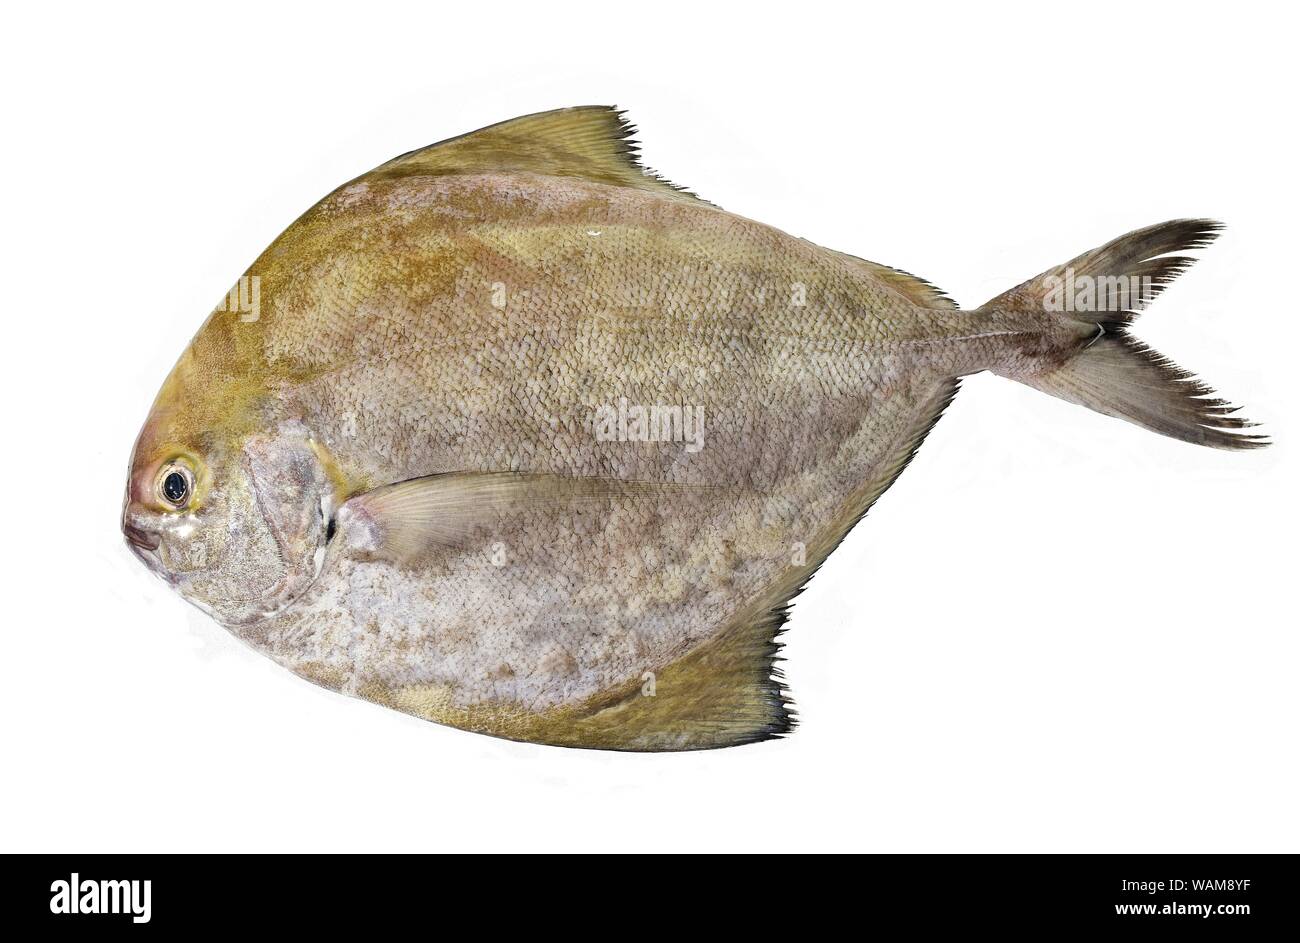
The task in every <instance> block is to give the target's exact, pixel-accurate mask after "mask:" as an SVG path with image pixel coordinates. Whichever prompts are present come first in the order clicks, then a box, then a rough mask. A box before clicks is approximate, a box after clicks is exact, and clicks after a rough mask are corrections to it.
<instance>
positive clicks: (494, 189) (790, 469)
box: [121, 106, 1268, 751]
mask: <svg viewBox="0 0 1300 943" xmlns="http://www.w3.org/2000/svg"><path fill="white" fill-rule="evenodd" d="M633 134H634V130H633V128H632V126H631V124H630V123H629V122H628V120H627V119H626V117H625V115H624V113H623V112H621V111H619V110H617V109H615V108H611V107H604V106H584V107H577V108H566V109H560V110H557V111H550V112H544V113H539V114H534V115H528V116H525V117H522V118H516V119H514V120H511V121H506V122H503V123H500V124H496V125H492V126H489V127H487V128H484V129H482V130H479V131H475V132H473V133H470V134H466V135H462V136H460V137H455V138H451V139H449V140H446V141H443V142H441V143H439V144H434V145H431V146H429V147H426V148H423V149H420V150H415V151H411V152H409V153H406V154H403V155H401V156H399V157H397V158H395V159H393V160H390V161H388V162H387V163H384V164H382V165H380V166H379V167H377V168H375V169H374V170H371V171H370V172H369V173H366V174H364V175H362V176H360V177H357V178H355V179H354V180H352V181H350V182H348V183H346V184H344V185H342V186H340V187H338V188H337V189H335V190H334V191H333V192H332V193H330V194H329V195H327V196H326V197H324V198H323V199H322V200H320V201H319V202H318V203H316V204H315V205H314V206H313V207H311V208H310V209H309V210H307V212H306V213H304V214H303V215H302V216H301V217H299V218H298V219H297V220H296V221H295V222H294V223H292V225H290V226H289V228H288V229H286V230H285V231H284V232H283V233H282V234H281V235H280V236H279V237H277V238H276V239H275V241H274V242H273V243H271V245H270V246H269V247H268V248H267V249H266V250H265V251H264V252H263V253H262V254H261V255H260V256H259V257H258V258H257V259H256V260H255V261H254V262H253V264H252V265H251V266H250V267H249V268H248V269H247V270H246V271H245V272H244V274H243V275H241V276H240V278H239V279H238V280H237V282H236V283H235V285H234V286H233V287H232V288H231V289H230V290H229V291H228V292H227V293H226V295H225V296H223V298H222V300H221V302H220V303H219V304H218V305H217V306H216V308H215V309H214V310H213V311H212V312H211V313H210V314H209V315H208V317H207V319H206V320H205V321H204V323H203V325H202V327H201V328H200V329H199V331H198V334H197V335H196V336H195V337H194V339H193V340H192V342H191V343H190V344H189V346H188V347H187V348H186V349H185V350H184V352H183V353H182V354H181V356H180V359H179V360H178V362H177V363H176V365H175V367H174V368H173V369H172V371H171V373H170V374H169V375H168V376H167V377H166V379H165V381H164V383H163V385H162V388H161V390H160V392H159V393H158V395H157V398H156V400H155V401H154V403H153V405H152V408H151V409H150V411H149V413H148V416H147V418H146V421H145V423H144V426H143V428H142V429H141V431H140V434H139V436H138V438H137V440H136V442H135V445H134V449H133V452H132V455H131V460H130V471H129V475H128V481H127V486H126V496H125V501H124V507H123V511H122V518H121V526H122V530H123V533H124V536H125V538H126V541H127V544H128V546H129V548H130V549H131V551H132V552H134V553H135V555H136V556H138V557H139V558H140V559H141V560H142V561H143V562H144V563H145V565H146V566H147V567H148V568H149V569H150V570H151V571H152V572H154V573H155V574H156V575H158V576H159V577H161V578H162V579H163V580H164V581H165V582H166V583H168V584H169V585H170V586H171V587H172V588H173V589H174V590H176V591H177V592H178V593H180V595H181V596H182V597H184V598H185V599H186V600H188V601H189V602H191V603H193V604H194V605H196V606H197V607H198V608H200V609H201V610H203V611H204V612H206V613H208V614H209V615H210V616H212V617H213V618H214V619H215V620H217V621H218V622H219V623H220V624H222V625H223V626H224V627H225V628H226V629H227V630H228V631H229V632H231V633H232V634H233V635H235V636H236V637H237V638H239V639H240V640H242V641H243V642H245V643H247V644H248V645H249V646H251V647H253V648H254V649H255V650H257V651H258V652H260V653H262V654H264V655H266V656H268V657H270V658H271V659H273V660H275V661H276V662H278V663H279V664H281V665H283V666H284V667H286V668H288V669H289V670H290V671H292V672H293V673H294V674H296V675H298V676H300V677H301V678H304V679H307V680H308V681H311V682H313V683H315V684H318V685H321V686H323V687H326V688H329V689H331V690H334V691H338V692H341V693H344V694H347V695H352V696H355V697H359V698H363V699H366V700H368V701H371V702H374V703H377V704H381V705H384V706H386V707H389V708H392V709H395V710H397V711H402V712H405V713H407V714H411V715H414V716H417V717H421V718H424V719H427V720H430V721H433V722H435V723H438V724H442V725H446V726H450V727H454V728H459V729H461V730H466V731H472V732H475V733H481V734H488V735H492V736H496V737H502V738H507V739H511V740H517V741H526V742H532V743H539V744H547V745H554V746H567V747H581V748H591V749H608V750H627V751H678V750H701V749H711V748H717V747H727V746H735V745H739V744H746V743H754V742H759V741H765V740H770V739H773V738H778V737H781V736H783V735H785V734H787V733H788V732H789V731H790V730H791V729H792V727H793V725H794V723H795V720H796V714H795V710H794V706H793V702H792V700H791V697H790V694H789V691H788V690H787V688H786V687H785V684H784V681H783V677H782V673H781V666H780V661H781V658H780V655H779V651H780V648H781V641H780V635H781V633H782V632H783V631H784V630H785V625H786V621H787V618H788V616H789V612H790V606H791V601H792V599H793V598H794V597H795V596H796V595H797V594H798V593H799V592H800V591H801V590H802V588H803V587H804V586H805V585H806V584H807V583H808V580H809V579H810V578H811V576H812V575H813V574H814V573H815V572H816V571H817V569H818V567H819V566H820V565H821V564H822V562H823V561H824V560H825V559H826V558H827V556H828V555H829V554H830V553H831V552H832V551H833V550H834V549H835V547H836V546H837V545H838V544H839V542H840V541H841V540H843V539H844V537H845V535H846V534H847V533H848V532H849V531H850V530H851V529H852V528H853V527H854V525H855V524H856V523H857V522H858V521H859V520H861V519H862V517H863V516H864V515H865V514H866V513H867V511H868V510H869V509H870V508H871V507H872V505H873V504H874V503H875V502H876V501H877V499H879V498H880V496H881V495H882V494H883V493H884V492H885V491H886V490H888V488H889V487H890V485H892V484H893V483H894V481H896V480H897V478H898V476H899V475H900V474H901V473H902V471H903V470H904V468H905V467H906V466H907V464H908V462H909V461H910V460H911V458H912V457H913V455H914V454H915V453H916V452H917V450H918V448H919V447H920V446H921V443H922V442H923V441H924V439H925V437H926V435H927V433H928V432H929V431H930V429H931V428H933V426H934V425H935V423H936V422H937V421H938V420H939V417H940V416H941V414H942V413H943V412H944V409H945V407H946V406H947V405H948V404H949V403H950V402H951V401H952V399H953V397H954V396H955V395H956V393H957V391H958V386H959V384H960V381H961V379H962V378H963V377H966V376H969V375H971V374H975V373H980V372H990V373H993V374H995V375H998V376H1002V377H1005V378H1007V379H1010V380H1014V381H1017V382H1019V383H1021V384H1023V385H1025V386H1028V387H1031V388H1033V389H1036V390H1039V391H1041V392H1043V393H1047V394H1049V395H1051V396H1055V397H1058V398H1060V399H1063V400H1067V401H1069V402H1072V403H1076V404H1079V405H1082V406H1085V407H1088V408H1089V409H1092V410H1094V411H1096V412H1098V413H1102V414H1104V415H1107V416H1111V417H1117V418H1119V419H1123V420H1127V421H1129V422H1131V423H1135V424H1137V425H1139V426H1142V427H1144V428H1146V429H1149V430H1151V431H1153V432H1157V433H1160V434H1162V435H1165V436H1171V437H1173V438H1176V439H1181V440H1183V441H1186V442H1190V443H1195V444H1198V445H1202V446H1209V447H1213V448H1219V449H1233V450H1246V449H1253V448H1258V447H1260V446H1263V445H1266V444H1268V439H1267V438H1266V437H1265V436H1263V435H1261V434H1259V433H1257V432H1251V431H1247V430H1248V429H1250V427H1251V426H1252V425H1253V424H1252V423H1249V422H1247V421H1246V420H1244V419H1243V418H1241V417H1240V416H1239V414H1238V413H1237V410H1236V407H1234V406H1232V405H1230V404H1229V403H1228V402H1227V401H1225V400H1223V399H1220V398H1218V397H1217V396H1216V395H1215V394H1214V393H1213V392H1212V390H1211V389H1210V388H1209V387H1208V386H1206V385H1205V384H1204V383H1202V382H1201V381H1200V380H1198V379H1196V378H1195V377H1194V376H1193V375H1192V374H1191V373H1188V372H1187V371H1185V370H1183V369H1182V368H1180V367H1178V366H1176V365H1175V364H1174V363H1173V362H1171V361H1170V360H1168V359H1166V358H1165V357H1163V356H1161V355H1160V354H1158V353H1156V352H1155V351H1154V350H1152V349H1151V348H1149V347H1147V346H1146V345H1144V344H1143V343H1142V342H1141V341H1139V340H1137V339H1136V337H1135V336H1134V335H1133V333H1132V332H1131V330H1130V329H1131V327H1132V325H1133V323H1134V321H1135V320H1136V318H1137V317H1138V315H1139V314H1140V313H1141V312H1142V311H1143V310H1144V309H1145V308H1146V307H1147V305H1148V304H1149V303H1150V302H1151V301H1152V300H1154V299H1155V297H1156V296H1158V295H1159V294H1160V292H1161V291H1162V290H1163V289H1164V288H1165V287H1166V286H1167V285H1168V284H1169V283H1170V282H1171V281H1172V280H1173V279H1174V278H1175V277H1176V276H1177V275H1179V274H1180V273H1181V272H1183V271H1184V270H1185V269H1186V268H1187V267H1188V266H1189V265H1190V264H1191V263H1192V261H1193V260H1194V258H1195V257H1194V256H1189V255H1187V254H1186V253H1187V252H1188V251H1190V250H1195V249H1199V248H1202V247H1204V246H1206V245H1208V244H1209V243H1210V242H1211V241H1212V240H1213V239H1214V238H1215V237H1216V236H1217V235H1218V233H1219V231H1220V229H1221V225H1220V224H1219V223H1217V222H1214V221H1211V220H1206V219H1179V220H1174V221H1171V222H1166V223H1161V224H1158V225H1154V226H1149V227H1147V228H1144V229H1139V230H1137V231H1135V232H1131V233H1128V234H1127V235H1124V236H1120V237H1119V238H1117V239H1114V240H1112V241H1111V242H1108V243H1106V244H1105V245H1102V246H1100V247H1099V248H1096V249H1093V250H1091V251H1088V252H1085V253H1083V254H1082V255H1079V256H1078V257H1076V258H1074V259H1072V260H1070V261H1068V262H1065V263H1064V264H1062V265H1058V266H1056V267H1054V268H1052V269H1049V270H1048V271H1046V272H1043V273H1042V274H1040V275H1038V276H1036V277H1034V278H1032V279H1029V280H1028V281H1026V282H1024V283H1022V284H1020V285H1018V286H1016V287H1014V288H1011V289H1009V290H1008V291H1006V292H1004V293H1002V294H1000V295H998V296H997V297H995V298H993V299H991V300H990V301H988V302H986V303H985V304H983V305H980V306H979V307H977V308H971V309H963V308H960V307H959V306H958V305H957V304H956V303H955V302H954V301H953V300H952V299H950V298H949V297H948V296H947V295H946V294H944V293H943V292H942V291H940V290H939V289H938V288H936V287H935V286H934V285H932V284H931V283H929V282H927V281H924V280H922V279H920V278H917V277H915V276H912V275H910V274H907V273H906V272H903V271H901V270H898V269H894V268H891V267H888V266H885V265H880V264H877V263H874V262H868V261H866V260H863V259H860V258H856V257H854V256H851V255H848V254H845V253H841V252H836V251H832V250H829V249H824V248H821V247H819V246H817V245H815V244H813V243H811V242H808V241H805V240H802V239H799V238H795V237H793V236H790V235H788V234H786V233H784V232H781V231H779V230H777V229H775V228H772V227H770V226H766V225H763V224H761V223H758V222H754V221H752V220H749V219H746V218H744V217H741V216H738V215H734V214H732V213H729V212H727V211H725V210H723V209H721V208H719V207H717V206H714V205H713V204H711V203H709V202H707V201H705V200H704V199H702V198H700V197H697V196H696V195H694V194H693V193H691V192H689V191H687V190H685V189H683V188H680V187H678V186H676V185H674V184H672V183H669V182H668V181H667V180H665V179H663V178H661V177H659V176H658V175H656V174H655V173H653V172H652V171H650V170H648V169H646V168H644V167H643V166H642V164H641V162H640V159H639V147H638V145H637V144H636V142H635V140H634V138H633Z"/></svg>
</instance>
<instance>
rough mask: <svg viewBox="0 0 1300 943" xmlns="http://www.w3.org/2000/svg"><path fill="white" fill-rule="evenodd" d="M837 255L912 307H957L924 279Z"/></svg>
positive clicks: (883, 266)
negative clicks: (862, 270)
mask: <svg viewBox="0 0 1300 943" xmlns="http://www.w3.org/2000/svg"><path fill="white" fill-rule="evenodd" d="M838 255H841V256H843V257H844V258H846V259H848V260H849V261H850V262H852V263H853V264H854V265H856V266H858V267H860V268H864V269H866V270H867V272H868V273H870V275H871V276H872V278H874V279H875V280H876V281H878V282H881V283H882V284H884V285H886V286H888V287H889V288H892V289H893V290H894V291H896V292H898V293H899V294H900V295H902V296H903V297H904V298H906V299H907V300H908V301H910V302H912V304H914V305H920V306H921V307H922V308H940V309H943V308H951V309H953V310H956V309H957V308H958V307H959V306H958V304H957V302H955V301H953V300H952V299H951V298H949V297H948V296H947V295H946V294H944V292H943V291H942V290H941V289H939V288H936V287H935V286H934V285H931V284H930V283H929V282H927V281H926V280H925V279H924V278H918V277H916V276H915V275H913V274H911V273H910V272H904V271H903V270H902V269H896V268H890V267H889V266H888V265H881V264H880V263H879V262H868V261H867V260H866V259H860V258H858V257H857V256H856V255H849V254H848V253H847V252H840V253H838Z"/></svg>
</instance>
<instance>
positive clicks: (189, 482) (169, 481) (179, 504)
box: [158, 462, 194, 509]
mask: <svg viewBox="0 0 1300 943" xmlns="http://www.w3.org/2000/svg"><path fill="white" fill-rule="evenodd" d="M193 492H194V473H193V472H191V471H190V470H189V469H188V468H186V467H185V466H184V465H181V464H179V463H176V462H169V463H168V464H166V465H164V466H163V468H162V471H160V472H159V473H158V495H159V497H161V498H162V499H163V501H164V502H165V503H166V504H168V505H169V506H171V507H173V508H177V509H179V508H183V507H184V506H185V504H186V503H187V502H188V501H189V499H190V495H191V494H192V493H193Z"/></svg>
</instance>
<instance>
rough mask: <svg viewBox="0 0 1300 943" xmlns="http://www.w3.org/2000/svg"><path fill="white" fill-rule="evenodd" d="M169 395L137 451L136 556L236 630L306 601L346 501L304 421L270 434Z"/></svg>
mask: <svg viewBox="0 0 1300 943" xmlns="http://www.w3.org/2000/svg"><path fill="white" fill-rule="evenodd" d="M167 394H168V390H167V388H166V387H165V388H164V392H163V394H160V397H159V402H158V403H156V404H155V406H154V410H153V412H152V413H151V414H150V417H149V420H148V421H147V422H146V423H145V426H144V429H143V430H142V431H141V433H140V437H139V439H138V440H137V442H136V445H135V450H134V452H133V454H132V458H131V469H130V474H129V477H128V480H127V487H126V498H125V502H124V507H123V511H122V532H123V535H124V536H125V537H126V541H127V544H128V545H129V547H130V549H131V550H132V552H133V553H134V554H135V555H136V556H137V557H139V558H140V559H141V560H142V561H143V562H144V564H145V565H146V566H147V567H148V568H149V569H150V570H152V571H153V572H154V573H155V574H157V575H158V576H160V577H161V578H162V579H163V580H165V581H166V582H167V583H169V584H170V585H171V586H172V587H173V588H174V589H176V591H177V592H179V593H180V594H181V595H182V596H183V597H184V598H186V599H187V600H189V601H190V602H192V603H194V604H195V605H196V606H198V607H199V608H200V609H202V610H204V611H205V612H207V613H208V614H210V615H212V616H213V617H214V618H216V619H217V620H218V621H220V622H222V623H225V624H227V625H243V624H249V623H254V622H257V621H260V620H261V619H265V618H268V617H270V616H272V615H274V614H275V613H277V612H279V611H281V610H282V609H284V608H285V607H287V606H288V605H290V604H292V603H293V602H294V600H296V599H297V598H299V597H300V596H301V595H302V594H303V593H304V592H305V591H306V590H307V589H308V588H309V587H310V586H311V584H312V582H313V581H314V580H315V579H316V577H317V575H318V574H319V572H320V568H321V565H322V564H323V562H324V556H325V545H326V542H327V540H328V537H329V536H330V532H331V529H330V520H331V519H332V516H333V511H334V507H335V506H336V504H337V501H336V499H335V496H334V489H333V487H332V486H331V482H330V476H329V475H328V474H327V471H326V462H325V457H324V456H323V455H322V454H321V452H320V451H319V449H318V447H317V445H316V443H315V441H314V440H313V438H312V436H311V435H310V433H309V432H308V430H307V429H306V428H305V427H304V426H303V425H302V424H301V422H297V421H286V422H280V423H278V424H276V425H274V426H272V427H270V428H268V429H262V428H259V427H258V425H257V424H256V423H252V424H250V423H248V422H247V421H243V422H239V423H234V424H233V425H234V426H235V427H236V428H234V429H231V428H223V425H224V426H227V427H229V426H230V425H232V424H231V423H230V422H229V418H230V416H231V415H232V414H231V413H221V412H220V411H215V412H212V413H211V414H210V415H209V416H206V417H205V416H204V415H203V413H202V411H196V410H188V409H185V408H183V407H180V408H178V405H177V404H176V402H175V397H174V396H168V395H167Z"/></svg>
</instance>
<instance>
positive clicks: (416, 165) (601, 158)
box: [354, 105, 704, 202]
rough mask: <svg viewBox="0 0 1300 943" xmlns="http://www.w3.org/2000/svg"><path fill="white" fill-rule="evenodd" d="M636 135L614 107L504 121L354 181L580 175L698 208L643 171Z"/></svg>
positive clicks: (679, 191)
mask: <svg viewBox="0 0 1300 943" xmlns="http://www.w3.org/2000/svg"><path fill="white" fill-rule="evenodd" d="M635 133H636V129H635V128H634V127H633V126H632V124H631V123H629V122H628V121H627V119H626V118H624V117H623V112H621V111H619V110H618V109H616V108H611V107H608V106H605V105H584V106H581V107H578V108H561V109H558V110H556V111H544V112H540V113H538V114H535V115H525V116H524V117H522V118H515V119H513V120H510V121H503V122H501V123H500V124H494V125H491V126H489V127H486V128H481V129H480V130H478V131H472V132H470V133H469V134H463V135H461V136H460V137H454V138H450V139H448V140H446V141H441V142H439V143H437V144H431V145H429V146H428V147H425V148H421V149H420V150H418V151H411V152H410V153H407V154H403V155H402V156H401V157H396V158H394V159H393V160H390V161H389V162H388V163H386V164H382V165H380V166H379V167H376V168H375V169H374V170H372V171H370V173H368V174H366V175H365V176H364V177H362V178H360V179H361V180H366V179H386V178H392V177H405V176H456V175H464V174H481V173H492V172H517V173H536V174H546V175H549V176H556V177H581V178H583V179H584V180H592V181H595V182H597V183H604V184H609V185H611V186H616V187H632V188H635V189H638V190H649V191H652V192H656V193H660V194H662V195H664V196H668V197H671V198H673V199H677V200H686V201H699V202H704V201H702V200H700V199H699V197H697V196H695V195H694V194H691V193H688V192H687V191H686V190H684V189H682V188H681V187H678V186H675V185H674V184H671V183H669V182H668V181H667V180H664V179H663V178H662V177H660V176H658V175H657V174H655V173H653V172H652V171H649V170H647V169H645V168H644V167H642V166H641V163H640V161H639V160H638V158H637V152H638V147H637V143H636V141H634V140H633V139H632V135H633V134H635ZM354 182H355V181H354Z"/></svg>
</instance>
